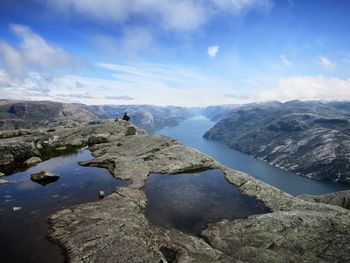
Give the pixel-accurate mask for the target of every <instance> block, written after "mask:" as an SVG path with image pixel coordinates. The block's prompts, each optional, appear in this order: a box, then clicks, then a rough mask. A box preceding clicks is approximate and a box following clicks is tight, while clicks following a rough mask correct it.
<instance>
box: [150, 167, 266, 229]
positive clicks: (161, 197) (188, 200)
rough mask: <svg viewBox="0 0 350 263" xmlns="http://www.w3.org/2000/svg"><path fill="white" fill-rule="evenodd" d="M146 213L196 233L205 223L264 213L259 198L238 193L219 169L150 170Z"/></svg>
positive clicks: (153, 220) (156, 221) (169, 225)
mask: <svg viewBox="0 0 350 263" xmlns="http://www.w3.org/2000/svg"><path fill="white" fill-rule="evenodd" d="M145 191H146V196H147V206H146V217H147V219H148V220H149V222H151V223H152V224H154V225H157V226H161V227H166V228H176V229H178V230H181V231H183V232H186V233H190V234H200V232H201V231H203V230H204V229H205V228H206V226H207V224H208V223H212V222H217V221H220V220H222V219H228V220H234V219H238V218H245V217H247V216H249V215H253V214H263V213H268V212H269V209H267V208H266V207H265V206H264V205H263V203H262V202H260V201H258V200H256V199H255V198H253V197H250V196H247V195H242V194H241V193H240V192H239V190H238V188H237V187H235V186H233V185H232V184H230V183H229V182H228V181H227V180H226V179H225V176H224V173H223V172H222V171H220V170H207V171H204V172H199V173H184V174H176V175H162V174H151V175H150V176H149V177H148V180H147V184H146V188H145Z"/></svg>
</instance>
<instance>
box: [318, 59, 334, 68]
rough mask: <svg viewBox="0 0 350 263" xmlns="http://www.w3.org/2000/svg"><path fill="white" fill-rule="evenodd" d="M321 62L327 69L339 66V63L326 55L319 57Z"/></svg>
mask: <svg viewBox="0 0 350 263" xmlns="http://www.w3.org/2000/svg"><path fill="white" fill-rule="evenodd" d="M319 64H320V65H321V66H322V67H323V68H324V69H326V70H335V69H336V68H337V65H336V64H334V63H333V62H332V61H331V60H330V59H329V58H327V57H325V56H320V57H319Z"/></svg>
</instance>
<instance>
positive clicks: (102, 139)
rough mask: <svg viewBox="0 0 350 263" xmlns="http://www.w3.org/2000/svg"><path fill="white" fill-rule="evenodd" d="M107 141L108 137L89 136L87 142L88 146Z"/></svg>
mask: <svg viewBox="0 0 350 263" xmlns="http://www.w3.org/2000/svg"><path fill="white" fill-rule="evenodd" d="M106 142H108V139H107V138H106V137H104V136H91V137H90V138H89V139H88V141H87V144H88V145H89V146H92V145H95V144H100V143H106Z"/></svg>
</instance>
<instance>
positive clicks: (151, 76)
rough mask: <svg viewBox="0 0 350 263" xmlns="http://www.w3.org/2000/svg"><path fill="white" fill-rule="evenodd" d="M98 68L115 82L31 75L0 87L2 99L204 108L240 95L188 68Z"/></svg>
mask: <svg viewBox="0 0 350 263" xmlns="http://www.w3.org/2000/svg"><path fill="white" fill-rule="evenodd" d="M98 66H100V67H101V68H103V69H105V70H110V73H111V75H112V76H113V78H112V79H110V80H108V79H95V78H87V77H81V76H75V75H70V76H69V75H65V76H56V77H54V78H43V76H42V75H40V74H37V73H31V74H30V77H28V78H26V79H25V81H23V82H16V81H11V82H10V83H9V85H8V86H6V85H5V86H4V87H0V91H1V94H2V97H4V98H9V99H26V100H55V101H62V102H80V103H86V104H156V105H182V106H200V105H209V104H213V103H217V104H219V103H220V104H221V103H231V102H232V100H236V99H234V98H232V97H227V96H226V94H230V93H236V92H235V89H234V88H233V87H232V83H230V82H226V81H225V80H223V79H221V78H219V77H216V76H215V75H211V74H208V73H204V72H201V71H198V70H196V69H192V68H187V67H184V66H179V65H172V66H169V65H162V64H146V63H143V64H135V65H118V64H99V65H98ZM39 83H40V85H39ZM77 83H78V84H77ZM43 87H45V89H43ZM218 87H220V88H219V89H218Z"/></svg>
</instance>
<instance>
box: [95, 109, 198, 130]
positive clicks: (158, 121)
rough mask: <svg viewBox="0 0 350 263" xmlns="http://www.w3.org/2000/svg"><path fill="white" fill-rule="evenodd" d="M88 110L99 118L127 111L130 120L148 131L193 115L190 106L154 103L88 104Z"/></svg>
mask: <svg viewBox="0 0 350 263" xmlns="http://www.w3.org/2000/svg"><path fill="white" fill-rule="evenodd" d="M89 110H90V111H91V112H92V113H93V114H94V115H95V116H96V117H97V118H100V119H115V118H122V117H123V115H124V113H125V112H127V113H128V115H129V116H130V122H132V123H133V124H135V125H136V126H137V127H140V128H142V129H145V130H146V131H148V132H153V131H155V130H158V129H161V128H164V127H169V126H176V125H178V124H179V123H180V122H181V121H184V120H186V119H188V118H190V117H192V116H193V115H194V111H193V110H192V109H191V108H184V107H175V106H166V107H161V106H154V105H114V106H112V105H99V106H89Z"/></svg>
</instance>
